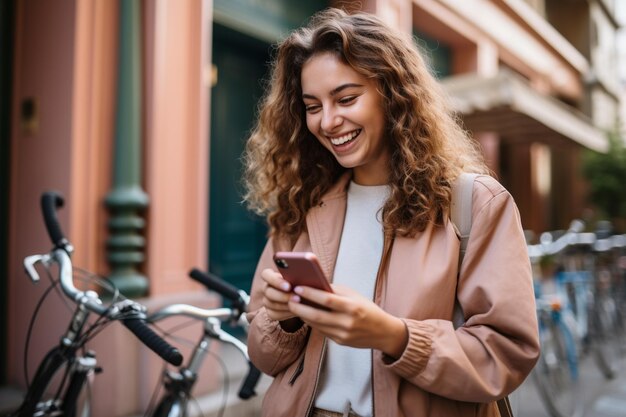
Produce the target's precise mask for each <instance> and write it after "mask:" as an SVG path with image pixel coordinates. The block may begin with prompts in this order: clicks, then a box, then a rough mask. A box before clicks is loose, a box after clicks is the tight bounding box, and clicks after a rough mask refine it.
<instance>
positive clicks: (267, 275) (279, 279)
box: [261, 269, 291, 292]
mask: <svg viewBox="0 0 626 417" xmlns="http://www.w3.org/2000/svg"><path fill="white" fill-rule="evenodd" d="M261 278H263V281H265V283H266V284H267V285H268V286H270V287H272V288H276V289H278V290H281V291H283V292H289V291H291V285H289V283H288V282H287V281H285V279H284V278H283V276H282V275H281V274H280V273H278V272H276V271H274V270H273V269H264V270H263V271H262V272H261Z"/></svg>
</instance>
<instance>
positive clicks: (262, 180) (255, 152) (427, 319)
mask: <svg viewBox="0 0 626 417" xmlns="http://www.w3.org/2000/svg"><path fill="white" fill-rule="evenodd" d="M245 161H246V165H247V172H246V185H247V191H248V192H247V195H246V199H247V201H248V203H249V204H250V206H251V207H252V208H254V209H255V210H256V211H257V212H259V213H262V214H265V215H267V219H268V222H269V225H270V239H269V241H268V243H267V246H266V248H265V250H264V252H263V254H262V256H261V259H260V261H259V265H258V268H257V272H256V274H255V277H254V281H253V286H252V301H251V304H250V307H251V308H250V313H249V314H248V319H249V320H250V331H249V340H248V346H249V352H250V357H251V359H252V361H253V362H254V363H255V365H256V366H257V367H258V368H259V369H260V370H262V371H263V372H265V373H267V374H269V375H271V376H273V377H274V381H273V383H272V386H271V387H270V388H269V390H268V392H267V394H266V396H265V398H264V401H263V415H264V416H272V417H275V416H302V417H308V416H342V415H345V416H347V415H350V416H362V417H367V416H376V417H383V416H394V417H397V416H407V417H408V416H411V417H413V416H441V417H453V416H496V415H498V411H497V407H496V405H495V402H494V401H496V400H497V399H499V398H502V397H504V396H506V395H507V394H509V393H510V392H511V391H513V390H514V389H515V388H516V387H517V386H518V385H519V384H521V382H522V381H523V380H524V378H525V377H526V376H527V375H528V373H529V372H530V370H531V368H532V366H533V365H534V363H535V360H536V358H537V356H538V352H539V348H538V337H537V323H536V318H535V304H534V296H533V289H532V278H531V272H530V266H529V261H528V256H527V253H526V244H525V240H524V237H523V233H522V229H521V226H520V221H519V215H518V211H517V208H516V206H515V203H514V202H513V199H512V198H511V196H510V195H509V193H508V192H507V191H506V190H505V189H504V188H503V187H502V186H501V185H500V184H499V183H498V182H497V181H495V180H494V179H493V178H491V177H490V176H488V175H487V174H488V169H487V168H486V166H485V164H484V162H483V161H482V159H481V156H480V152H479V150H478V149H477V148H476V146H475V145H474V142H473V141H472V140H471V139H470V138H469V137H468V135H467V134H466V133H465V132H464V131H463V130H462V129H461V128H460V127H459V125H458V124H457V123H456V121H455V120H454V118H453V116H452V115H451V113H450V111H449V109H448V108H447V107H446V104H445V100H444V99H443V94H442V92H441V89H440V87H439V85H438V84H437V82H436V81H435V80H434V79H433V77H432V76H431V74H430V73H429V71H428V69H427V67H426V65H425V64H424V62H423V59H422V58H421V56H420V55H419V53H418V52H417V50H416V49H415V47H414V45H413V43H412V42H411V40H410V39H409V38H408V37H407V38H405V37H403V35H401V34H398V33H395V32H394V31H393V30H392V29H390V28H388V27H387V26H385V25H384V24H383V23H381V22H380V21H379V20H378V19H377V18H376V17H374V16H372V15H368V14H355V15H347V14H346V13H344V12H342V11H340V10H336V9H329V10H326V11H323V12H320V13H319V14H318V15H316V16H314V17H313V19H312V21H311V23H310V24H309V26H307V27H305V28H302V29H299V30H297V31H295V32H294V33H292V34H291V35H290V36H289V37H288V38H287V39H285V40H284V41H283V42H281V43H280V45H279V46H278V49H277V56H276V59H275V62H274V66H273V72H272V78H271V80H270V83H269V87H268V91H267V93H266V96H265V98H264V100H263V101H262V103H261V107H260V113H259V119H258V123H257V125H256V127H255V129H254V131H253V132H252V134H251V137H250V139H249V141H248V144H247V148H246V153H245ZM462 172H474V173H480V174H484V175H480V176H478V177H477V179H476V180H475V182H474V188H473V205H472V207H473V209H472V224H473V225H472V233H471V235H470V238H469V243H468V248H467V252H466V255H465V258H464V261H463V264H462V266H461V267H460V273H459V265H458V261H459V238H458V236H457V234H456V233H455V230H456V229H455V226H454V225H453V224H452V223H451V222H450V220H449V214H450V198H451V187H452V184H453V183H454V181H455V179H456V178H457V177H458V176H459V175H460V174H461V173H462ZM277 251H312V252H314V253H315V254H316V255H317V256H318V258H319V259H320V261H321V264H322V266H323V269H324V272H325V273H326V275H327V277H328V278H329V279H330V280H331V281H332V282H333V290H334V292H333V293H328V292H325V291H321V290H316V289H313V288H310V287H296V288H291V287H290V285H289V284H288V283H287V281H285V280H284V279H283V277H282V276H281V274H280V273H278V272H277V271H276V268H275V267H274V266H273V262H272V256H273V254H274V253H275V252H277ZM457 275H458V277H457ZM303 299H307V300H310V301H313V302H315V303H317V304H320V305H322V306H324V307H325V308H326V309H317V308H313V307H311V306H309V305H304V304H302V302H301V301H302V300H303ZM457 302H458V304H459V305H460V307H461V308H462V311H463V313H464V316H465V317H464V318H465V323H464V324H463V326H461V327H459V328H458V329H455V328H454V326H453V324H452V317H453V312H454V309H455V303H457Z"/></svg>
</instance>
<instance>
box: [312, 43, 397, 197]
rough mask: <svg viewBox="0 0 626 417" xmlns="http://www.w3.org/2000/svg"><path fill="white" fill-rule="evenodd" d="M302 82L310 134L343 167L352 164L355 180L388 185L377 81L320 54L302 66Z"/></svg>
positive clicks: (380, 98)
mask: <svg viewBox="0 0 626 417" xmlns="http://www.w3.org/2000/svg"><path fill="white" fill-rule="evenodd" d="M301 83H302V99H303V101H304V106H305V108H306V124H307V127H308V129H309V130H310V131H311V133H312V134H313V135H314V136H315V137H316V138H317V140H319V141H320V143H321V144H322V146H324V147H325V148H326V149H328V150H329V151H330V152H331V153H332V154H333V155H334V157H335V158H336V159H337V162H339V164H340V165H341V166H343V167H345V168H352V169H353V180H354V181H355V182H356V183H357V184H361V185H380V184H386V183H387V181H388V173H389V143H388V141H387V140H386V138H385V137H384V132H385V119H384V109H383V105H382V97H381V95H380V94H379V93H378V91H377V90H376V87H377V86H376V82H375V81H374V80H370V79H367V78H365V77H364V76H363V75H361V74H359V73H358V72H356V71H355V70H354V69H352V68H351V67H350V66H349V65H346V64H344V63H343V62H342V61H341V60H340V59H338V58H337V57H336V56H335V55H334V54H332V53H321V54H317V55H313V56H312V57H311V58H310V59H309V60H308V61H307V62H306V63H305V64H304V65H303V67H302V75H301Z"/></svg>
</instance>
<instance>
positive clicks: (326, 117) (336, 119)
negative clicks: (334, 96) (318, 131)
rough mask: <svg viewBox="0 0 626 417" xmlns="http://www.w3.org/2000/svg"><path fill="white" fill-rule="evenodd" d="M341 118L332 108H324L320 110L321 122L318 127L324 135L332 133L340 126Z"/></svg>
mask: <svg viewBox="0 0 626 417" xmlns="http://www.w3.org/2000/svg"><path fill="white" fill-rule="evenodd" d="M342 122H343V118H342V117H341V115H339V113H338V112H337V111H336V109H334V108H333V107H332V106H328V107H325V108H324V109H323V110H322V120H321V124H320V127H321V128H322V131H323V132H325V133H332V132H333V131H334V130H335V129H336V128H337V127H338V126H341V123H342Z"/></svg>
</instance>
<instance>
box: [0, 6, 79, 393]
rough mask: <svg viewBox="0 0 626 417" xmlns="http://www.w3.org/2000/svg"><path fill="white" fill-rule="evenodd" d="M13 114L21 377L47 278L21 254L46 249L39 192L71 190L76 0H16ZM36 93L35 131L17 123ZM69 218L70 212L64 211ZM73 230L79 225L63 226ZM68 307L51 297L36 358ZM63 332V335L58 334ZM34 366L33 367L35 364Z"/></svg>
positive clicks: (13, 248)
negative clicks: (33, 272)
mask: <svg viewBox="0 0 626 417" xmlns="http://www.w3.org/2000/svg"><path fill="white" fill-rule="evenodd" d="M16 4H17V19H16V34H17V35H16V47H15V52H16V57H15V67H14V68H15V71H14V77H15V78H14V105H13V109H14V114H13V117H12V126H13V127H14V129H13V132H12V135H11V148H12V155H11V199H10V219H11V221H10V232H9V245H8V246H9V271H10V274H9V276H10V279H9V288H8V292H9V296H8V301H9V305H8V314H9V317H10V319H9V320H8V327H9V329H8V333H9V346H8V355H9V360H8V378H9V382H10V383H17V382H21V381H22V360H21V359H22V354H23V349H24V340H25V334H26V328H27V325H28V320H29V319H30V317H31V315H32V312H33V311H34V307H35V303H36V301H37V299H38V297H39V296H40V295H41V293H42V290H43V289H44V288H45V286H46V285H45V283H43V284H40V285H38V286H33V284H32V283H30V282H29V280H28V279H27V277H26V275H25V274H24V273H23V268H22V266H21V261H22V259H23V258H24V256H26V255H28V254H32V253H37V252H44V251H46V250H48V249H49V248H50V242H49V240H48V238H47V235H46V232H45V230H44V226H43V222H42V220H41V215H40V212H39V195H40V193H41V192H42V191H43V190H45V189H57V190H60V191H61V192H63V193H64V194H65V195H68V192H69V191H70V183H71V177H70V174H71V172H70V170H69V169H68V167H69V166H71V156H72V154H71V151H72V94H73V76H74V70H73V54H74V35H75V33H74V22H75V13H76V7H75V4H74V2H71V1H63V2H46V1H35V0H25V1H21V2H17V3H16ZM28 97H33V98H35V100H36V101H37V102H38V106H39V127H38V130H37V131H36V132H34V133H33V134H30V135H29V134H25V133H24V132H22V131H21V130H20V124H19V119H18V109H19V108H20V104H21V102H22V100H24V99H25V98H28ZM60 218H61V221H62V222H63V223H64V224H65V225H68V223H69V222H68V220H69V213H68V211H64V212H63V213H61V216H60ZM66 229H67V232H68V234H70V236H71V235H72V233H73V232H74V230H72V229H71V227H66ZM65 313H66V310H65V309H64V308H63V307H62V305H59V304H58V303H55V302H50V303H47V304H46V305H45V306H44V309H43V311H42V312H41V315H40V318H41V319H40V320H39V321H38V326H37V327H36V328H35V334H34V337H33V339H32V343H31V350H30V352H29V362H30V363H31V364H32V365H31V366H34V365H35V364H36V360H38V358H40V357H41V355H42V354H43V351H44V345H45V344H46V341H50V340H54V338H55V336H56V335H58V334H59V331H60V328H61V327H60V323H57V322H56V319H57V318H58V317H60V316H64V315H65ZM57 338H58V337H57ZM31 371H32V368H31Z"/></svg>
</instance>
